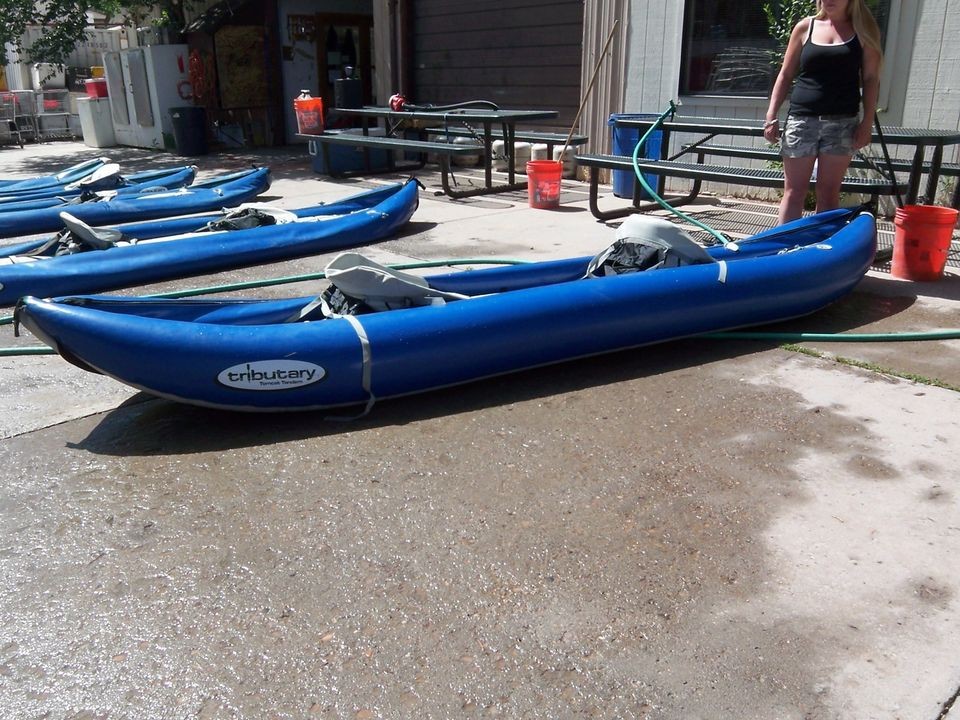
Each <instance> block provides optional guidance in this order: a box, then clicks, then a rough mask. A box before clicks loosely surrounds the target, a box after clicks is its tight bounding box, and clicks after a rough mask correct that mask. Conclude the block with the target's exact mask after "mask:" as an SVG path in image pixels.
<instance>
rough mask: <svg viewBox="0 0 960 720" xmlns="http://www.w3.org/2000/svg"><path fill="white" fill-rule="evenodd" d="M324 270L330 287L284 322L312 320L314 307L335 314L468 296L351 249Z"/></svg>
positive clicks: (324, 313)
mask: <svg viewBox="0 0 960 720" xmlns="http://www.w3.org/2000/svg"><path fill="white" fill-rule="evenodd" d="M324 272H325V273H326V276H327V280H329V281H330V287H329V288H328V289H327V290H326V291H324V293H323V294H322V295H320V296H319V297H317V298H316V299H315V300H313V301H311V302H310V303H308V304H307V305H305V306H304V307H303V308H302V309H301V310H300V311H299V312H297V313H296V314H295V315H293V316H292V317H290V318H289V320H288V322H299V321H304V320H310V319H314V318H316V317H317V311H318V310H319V311H320V312H321V313H322V316H323V317H337V316H340V315H360V314H364V313H369V312H382V311H384V310H401V309H404V308H411V307H424V306H428V305H443V304H445V303H447V302H449V301H454V300H466V299H468V298H469V296H468V295H461V294H459V293H453V292H445V291H443V290H437V289H435V288H432V287H430V284H429V283H428V282H427V281H426V280H425V279H424V278H422V277H420V276H418V275H412V274H410V273H405V272H402V271H400V270H394V269H393V268H388V267H386V266H385V265H381V264H380V263H378V262H376V261H375V260H371V259H370V258H367V257H364V256H363V255H361V254H360V253H355V252H347V253H341V254H339V255H337V257H335V258H334V259H333V260H331V261H330V263H329V264H328V265H327V266H326V268H324Z"/></svg>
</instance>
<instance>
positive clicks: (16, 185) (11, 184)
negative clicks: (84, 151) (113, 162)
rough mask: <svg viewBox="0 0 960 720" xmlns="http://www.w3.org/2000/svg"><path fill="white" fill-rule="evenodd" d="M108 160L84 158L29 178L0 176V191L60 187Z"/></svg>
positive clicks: (74, 180) (23, 190) (86, 174)
mask: <svg viewBox="0 0 960 720" xmlns="http://www.w3.org/2000/svg"><path fill="white" fill-rule="evenodd" d="M109 162H110V160H109V158H104V157H100V158H94V159H93V160H84V161H83V162H82V163H77V164H76V165H71V166H70V167H68V168H64V169H63V170H61V171H60V172H58V173H53V174H51V175H38V176H36V177H31V178H0V193H2V194H4V195H5V194H7V193H12V192H30V191H33V190H40V189H42V188H49V187H62V186H64V185H69V184H70V183H74V182H77V181H78V180H82V179H83V178H85V177H87V176H89V175H91V174H92V173H94V172H96V171H97V170H98V169H99V168H101V167H103V166H104V165H106V164H107V163H109Z"/></svg>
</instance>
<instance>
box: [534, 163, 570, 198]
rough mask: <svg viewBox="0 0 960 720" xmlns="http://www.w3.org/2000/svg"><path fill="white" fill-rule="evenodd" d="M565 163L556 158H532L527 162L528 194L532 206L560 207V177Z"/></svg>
mask: <svg viewBox="0 0 960 720" xmlns="http://www.w3.org/2000/svg"><path fill="white" fill-rule="evenodd" d="M562 177H563V163H562V162H556V161H555V160H530V161H529V162H528V163H527V194H528V195H529V197H530V207H532V208H543V209H550V208H555V207H560V178H562Z"/></svg>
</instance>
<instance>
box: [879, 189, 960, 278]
mask: <svg viewBox="0 0 960 720" xmlns="http://www.w3.org/2000/svg"><path fill="white" fill-rule="evenodd" d="M957 215H958V213H957V211H956V210H954V209H953V208H946V207H939V206H937V205H904V206H903V207H902V208H897V212H896V214H895V215H894V218H893V224H894V226H895V228H896V229H895V231H894V236H893V264H892V265H891V266H890V274H891V275H893V276H894V277H896V278H901V279H903V280H939V279H940V278H941V277H943V268H944V266H946V264H947V252H949V250H950V241H951V237H952V235H953V228H954V226H956V224H957Z"/></svg>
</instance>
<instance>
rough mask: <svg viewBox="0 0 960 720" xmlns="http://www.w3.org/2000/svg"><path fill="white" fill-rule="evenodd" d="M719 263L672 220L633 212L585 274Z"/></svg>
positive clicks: (600, 275) (610, 273)
mask: <svg viewBox="0 0 960 720" xmlns="http://www.w3.org/2000/svg"><path fill="white" fill-rule="evenodd" d="M715 262H716V260H714V258H713V257H711V255H710V253H708V252H707V251H706V250H705V249H704V248H703V247H702V246H701V245H698V244H697V242H696V241H695V240H694V239H693V238H691V237H690V236H689V235H688V234H687V233H686V232H684V231H683V230H682V229H681V228H679V227H677V226H676V225H674V224H673V223H672V222H670V221H669V220H665V219H664V218H660V217H651V216H649V215H632V216H630V217H629V218H627V219H626V220H625V221H624V222H623V224H622V225H620V227H619V228H617V234H616V240H615V241H614V243H613V244H612V245H610V246H609V247H607V248H605V249H604V250H602V251H601V252H599V253H598V254H597V255H595V256H594V258H593V259H592V260H591V261H590V263H589V264H588V265H587V272H586V275H585V277H587V278H591V277H607V276H609V275H623V274H625V273H633V272H639V271H643V270H658V269H661V268H672V267H681V266H683V265H704V264H708V263H715Z"/></svg>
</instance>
